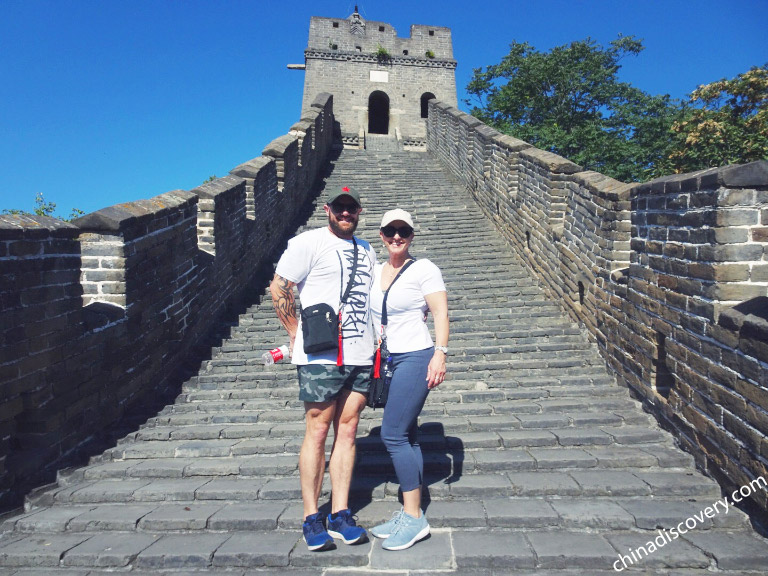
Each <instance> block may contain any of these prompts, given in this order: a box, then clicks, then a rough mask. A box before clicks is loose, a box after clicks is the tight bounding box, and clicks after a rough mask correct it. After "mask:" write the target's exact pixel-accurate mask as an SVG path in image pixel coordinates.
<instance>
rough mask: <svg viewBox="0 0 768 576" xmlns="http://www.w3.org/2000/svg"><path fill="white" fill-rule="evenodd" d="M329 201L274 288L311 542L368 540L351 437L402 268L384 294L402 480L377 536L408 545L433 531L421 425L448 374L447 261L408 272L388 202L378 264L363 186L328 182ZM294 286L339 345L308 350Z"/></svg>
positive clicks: (407, 222) (409, 230)
mask: <svg viewBox="0 0 768 576" xmlns="http://www.w3.org/2000/svg"><path fill="white" fill-rule="evenodd" d="M324 208H325V212H326V214H327V215H328V226H327V227H323V228H318V229H315V230H310V231H308V232H304V233H302V234H299V235H298V236H296V237H294V238H293V239H291V240H290V241H289V242H288V248H287V249H286V251H285V252H284V253H283V255H282V257H281V258H280V261H279V262H278V264H277V268H276V270H275V277H274V279H273V280H272V283H271V285H270V292H271V295H272V303H273V305H274V307H275V311H276V312H277V316H278V318H279V320H280V322H281V324H282V325H283V327H284V328H285V329H286V331H287V332H288V335H289V337H290V354H291V359H292V362H293V364H296V365H297V369H298V379H299V399H300V400H302V401H303V402H304V411H305V420H306V430H305V433H304V441H303V443H302V446H301V451H300V454H299V475H300V479H301V494H302V499H303V502H304V524H303V532H304V540H305V541H306V543H307V546H308V547H309V549H310V550H326V549H329V548H332V547H334V541H333V539H334V538H337V539H340V540H342V541H344V543H345V544H355V543H360V542H365V541H366V540H367V538H368V534H367V532H366V531H365V529H364V528H362V527H361V526H358V525H357V522H356V520H355V517H354V516H353V514H352V511H351V510H350V508H349V490H350V485H351V482H352V471H353V469H354V466H355V437H356V435H357V426H358V422H359V420H360V413H361V412H362V410H363V408H364V407H365V403H366V394H367V391H368V386H369V385H370V382H371V368H372V363H373V355H374V350H375V335H376V332H377V330H378V333H379V334H382V333H383V331H382V328H381V315H382V302H383V301H384V300H385V298H384V297H385V293H387V290H388V288H389V287H390V286H391V285H392V284H393V282H394V280H395V278H396V276H397V275H398V274H399V273H400V272H401V270H402V272H403V273H402V277H401V278H399V281H398V283H397V285H396V286H395V287H394V289H393V290H391V292H389V293H388V294H387V298H386V307H387V308H386V310H387V314H386V315H385V317H386V318H387V320H386V342H387V346H388V348H389V351H390V352H391V356H392V360H393V364H394V375H393V377H392V383H391V386H390V391H389V398H388V401H387V405H386V407H385V409H384V416H383V419H382V426H381V437H382V440H383V442H384V445H385V446H386V448H387V451H388V452H389V454H390V456H391V458H392V462H393V464H394V467H395V472H396V473H397V478H398V481H399V482H400V488H401V490H402V494H403V506H402V508H401V509H400V510H399V511H397V512H395V513H394V514H393V517H392V519H391V520H389V521H388V522H386V523H384V524H381V525H379V526H376V527H374V528H372V529H371V533H372V534H373V535H374V536H375V537H376V538H382V539H384V542H383V544H382V547H383V548H385V549H387V550H403V549H405V548H409V547H410V546H412V545H413V544H414V543H416V542H418V541H419V540H421V539H423V538H425V537H426V536H427V535H428V534H429V524H428V523H427V519H426V517H425V515H424V511H423V510H422V509H421V488H422V483H423V476H424V461H423V458H422V454H421V448H420V447H419V443H418V440H417V437H416V431H417V430H416V429H417V419H418V416H419V413H420V412H421V409H422V407H423V406H424V402H425V401H426V398H427V394H428V393H429V390H431V389H432V388H434V387H436V386H438V385H439V384H440V383H441V382H442V381H443V380H444V379H445V372H446V366H445V364H446V355H447V353H448V348H447V344H448V332H449V329H448V298H447V294H446V290H445V284H444V283H443V277H442V274H441V273H440V270H439V269H438V268H437V266H435V265H434V264H433V263H432V262H430V261H429V260H427V259H420V260H419V261H418V262H413V265H412V266H409V267H408V270H405V269H404V267H405V265H406V264H407V263H408V262H411V261H413V258H412V257H411V255H410V254H409V251H408V250H409V247H410V245H411V242H412V241H413V237H414V226H413V220H412V218H411V215H410V214H408V212H406V211H405V210H401V209H394V210H390V211H389V212H387V213H386V214H384V216H383V218H382V220H381V228H380V230H379V235H380V236H381V240H382V242H383V243H384V246H385V247H386V249H387V252H388V255H389V258H388V260H387V262H386V263H384V264H383V265H382V264H379V263H377V260H376V253H375V252H374V250H373V248H372V247H371V245H370V244H369V243H368V242H366V241H365V240H361V239H359V238H357V237H355V236H354V232H355V229H356V228H357V224H358V219H359V217H360V213H361V212H362V210H363V208H362V203H361V201H360V196H359V195H358V193H357V192H356V191H354V190H350V189H349V188H347V187H344V188H342V189H341V190H334V191H331V192H330V193H329V195H328V197H327V201H326V204H325V207H324ZM294 286H296V287H297V288H298V291H299V296H300V298H301V303H302V307H303V308H304V310H305V311H307V309H308V308H310V307H312V306H314V305H316V304H327V305H330V306H331V308H333V310H334V313H335V314H338V315H339V319H340V326H341V330H340V334H339V343H338V349H337V350H326V351H322V352H316V353H307V352H305V341H304V335H303V334H302V330H301V324H300V322H299V318H297V316H296V308H295V296H294V292H293V288H294ZM428 312H431V313H432V316H433V318H434V326H435V339H436V340H437V345H436V346H435V345H433V342H432V337H431V336H430V333H429V328H428V327H427V323H426V320H427V314H428ZM329 314H330V312H329ZM331 426H333V431H334V440H333V447H332V449H331V458H330V463H329V472H330V477H331V490H332V491H331V514H330V515H329V516H328V518H327V523H326V518H325V516H324V514H322V513H321V512H319V509H318V500H319V498H320V492H321V488H322V484H323V475H324V473H325V442H326V438H327V436H328V432H329V430H330V428H331Z"/></svg>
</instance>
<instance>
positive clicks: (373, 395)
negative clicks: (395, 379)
mask: <svg viewBox="0 0 768 576" xmlns="http://www.w3.org/2000/svg"><path fill="white" fill-rule="evenodd" d="M414 262H415V260H409V261H408V262H406V263H405V265H404V266H403V267H402V268H400V272H398V273H397V276H395V279H394V280H392V282H391V284H390V285H389V288H387V291H386V292H384V300H383V301H382V303H381V327H382V334H381V342H379V347H378V348H377V349H376V354H375V356H374V357H373V369H372V370H371V385H370V386H369V387H368V398H367V399H366V402H365V404H366V406H368V408H384V406H386V405H387V398H388V397H389V384H390V382H389V380H387V378H386V377H385V375H384V364H385V363H386V362H387V358H388V357H389V350H388V349H387V296H389V291H390V290H392V286H394V285H395V282H397V279H398V278H400V275H401V274H402V273H403V272H405V271H406V270H407V269H408V266H410V265H411V264H413V263H414Z"/></svg>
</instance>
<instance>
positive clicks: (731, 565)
mask: <svg viewBox="0 0 768 576" xmlns="http://www.w3.org/2000/svg"><path fill="white" fill-rule="evenodd" d="M683 538H684V539H685V540H687V541H688V542H690V543H691V544H693V545H694V546H696V547H697V548H699V549H700V550H702V551H703V552H704V553H705V554H706V555H707V556H710V557H712V558H714V560H715V562H716V563H717V567H718V568H719V569H720V570H760V571H763V573H764V571H765V570H766V567H768V542H767V541H766V540H765V539H763V538H758V537H756V536H753V535H752V534H749V533H747V534H744V533H740V534H736V533H728V532H726V533H722V532H717V533H714V532H699V531H696V530H692V531H690V532H688V533H687V534H685V535H684V536H683Z"/></svg>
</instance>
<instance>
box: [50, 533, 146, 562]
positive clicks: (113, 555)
mask: <svg viewBox="0 0 768 576" xmlns="http://www.w3.org/2000/svg"><path fill="white" fill-rule="evenodd" d="M159 538H160V536H159V535H157V534H142V533H135V532H134V533H121V534H120V536H119V537H117V538H116V537H115V535H114V534H94V535H93V536H92V537H91V538H89V539H88V540H86V541H85V542H83V543H82V544H79V545H77V546H75V547H74V548H72V549H71V550H68V551H67V552H66V553H65V554H64V558H63V559H62V564H63V565H64V566H97V567H106V568H121V567H124V566H127V565H128V564H130V563H131V562H132V561H133V559H134V558H135V557H136V556H137V555H138V554H139V553H140V552H141V551H142V550H144V549H146V548H147V547H149V546H150V545H152V544H153V543H155V542H156V541H157V540H158V539H159Z"/></svg>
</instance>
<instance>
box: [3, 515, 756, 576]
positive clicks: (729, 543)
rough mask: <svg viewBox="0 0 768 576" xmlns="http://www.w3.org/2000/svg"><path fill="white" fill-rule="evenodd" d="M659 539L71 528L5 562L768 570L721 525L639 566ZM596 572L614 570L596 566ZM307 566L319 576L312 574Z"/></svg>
mask: <svg viewBox="0 0 768 576" xmlns="http://www.w3.org/2000/svg"><path fill="white" fill-rule="evenodd" d="M561 508H562V512H560V511H558V512H557V513H558V515H560V514H564V515H565V516H573V515H574V514H576V515H578V514H579V510H576V511H575V512H573V511H572V510H567V509H565V508H564V507H563V506H561ZM454 510H455V515H459V516H461V515H467V514H471V513H472V509H471V508H469V509H462V508H459V507H454ZM609 510H612V509H609ZM375 517H377V518H378V517H380V514H377V515H376V516H375ZM428 518H429V516H428ZM657 535H658V531H653V530H622V529H617V530H614V529H611V528H602V527H601V528H599V529H594V530H589V531H586V530H578V529H566V528H561V529H559V530H556V531H554V530H551V529H547V528H544V529H526V530H520V529H516V528H507V527H495V528H493V529H488V530H483V531H478V530H472V529H465V528H462V527H446V528H441V527H438V526H434V527H432V529H431V534H430V536H429V538H427V539H426V540H424V541H422V542H421V543H420V545H419V546H418V547H414V548H412V549H409V550H406V551H403V552H401V553H399V554H393V553H392V552H388V551H385V550H383V549H382V548H381V547H380V546H379V543H378V542H377V541H376V540H375V539H372V540H370V541H368V542H366V543H364V544H361V545H356V546H345V545H344V544H341V543H339V544H337V546H338V548H337V549H336V550H332V551H330V552H328V553H325V554H318V553H316V552H309V551H308V550H307V548H306V546H305V545H304V544H303V542H302V541H301V540H300V535H299V533H298V532H297V531H296V530H284V529H276V530H259V531H251V530H237V531H218V530H217V531H213V530H208V531H202V532H191V533H190V534H184V533H173V531H147V532H143V531H125V532H115V533H114V534H98V533H94V532H65V533H53V534H25V535H20V537H19V538H18V539H16V540H14V541H13V542H10V543H8V544H6V545H5V546H3V547H2V548H0V561H2V563H3V565H4V566H7V567H19V568H23V567H40V566H43V567H45V571H44V572H43V573H58V570H59V569H62V570H67V569H68V572H67V573H68V574H72V572H71V570H72V569H81V570H82V569H84V568H85V569H89V571H88V572H87V573H88V574H100V573H113V572H112V571H126V570H131V571H132V572H133V573H139V572H141V573H142V574H150V573H154V574H156V573H157V571H158V570H163V571H164V572H163V573H165V571H170V572H172V573H176V572H177V571H180V570H181V571H183V573H184V574H197V573H229V574H231V573H232V572H229V570H233V569H240V570H241V571H242V570H247V569H251V570H260V569H263V570H268V571H269V572H268V573H270V572H271V573H275V572H276V571H278V570H279V571H280V573H285V574H293V573H294V570H295V573H296V574H302V575H306V574H308V573H309V574H317V575H318V576H319V575H320V574H321V572H320V571H321V570H322V571H323V572H322V573H326V574H332V573H337V570H343V572H338V573H345V574H349V573H354V574H387V573H389V574H393V573H394V574H405V573H406V572H404V571H403V568H404V567H406V566H414V565H416V566H419V568H420V569H422V570H426V572H424V573H430V572H431V573H436V574H437V573H439V574H450V573H457V574H488V573H490V571H491V570H493V573H494V574H498V573H507V574H509V573H514V574H516V575H520V576H526V575H532V574H561V573H562V574H564V575H567V574H585V573H588V574H590V575H594V576H603V575H608V574H612V573H613V574H615V571H611V569H610V567H611V566H613V565H616V564H618V567H619V568H621V567H622V565H621V564H620V562H621V561H622V560H621V559H622V556H623V557H624V558H625V560H624V562H625V563H626V565H627V566H628V567H632V566H633V565H635V564H636V566H635V568H637V569H640V570H642V574H646V575H647V574H654V575H655V574H659V575H661V574H669V570H672V571H673V573H674V574H676V575H677V574H680V575H685V574H698V573H701V572H702V571H706V572H707V573H708V572H709V571H710V570H714V571H717V572H718V573H720V572H722V573H724V574H726V575H727V574H733V575H737V574H738V575H742V576H744V575H747V574H760V573H764V572H762V570H763V568H764V566H765V565H766V563H767V562H768V552H767V551H766V546H765V543H764V542H763V541H762V540H760V539H759V538H757V537H755V536H752V535H749V534H741V533H733V532H731V531H729V530H727V529H720V528H715V529H709V530H701V531H697V532H694V533H692V534H686V535H684V536H682V537H680V538H678V539H676V540H674V541H670V542H669V544H668V545H665V546H664V547H663V548H660V549H659V550H658V551H656V552H655V553H653V554H648V555H647V556H643V555H642V553H639V552H636V554H638V556H636V558H637V560H636V561H633V559H632V557H631V556H630V554H629V552H628V551H629V550H630V549H632V550H635V551H637V549H638V547H640V546H645V545H647V542H648V541H649V540H653V539H654V537H655V536H657ZM670 540H671V539H670ZM116 542H119V545H118V544H116ZM42 546H44V548H43V547H42ZM596 566H599V567H603V566H607V567H608V569H606V570H595V567H596ZM91 568H95V569H96V571H91V570H90V569H91ZM217 569H218V570H219V571H220V572H219V571H217ZM308 569H316V570H318V572H311V571H310V572H308V571H307V570H308ZM398 569H399V570H398ZM574 570H575V572H574ZM212 571H213V572H212ZM241 571H239V572H236V573H237V574H241V573H242V572H241ZM249 573H250V572H249ZM19 574H20V575H21V574H24V572H23V571H22V572H19ZM37 574H40V572H37ZM75 574H81V575H82V574H85V572H77V571H76V572H75Z"/></svg>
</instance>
